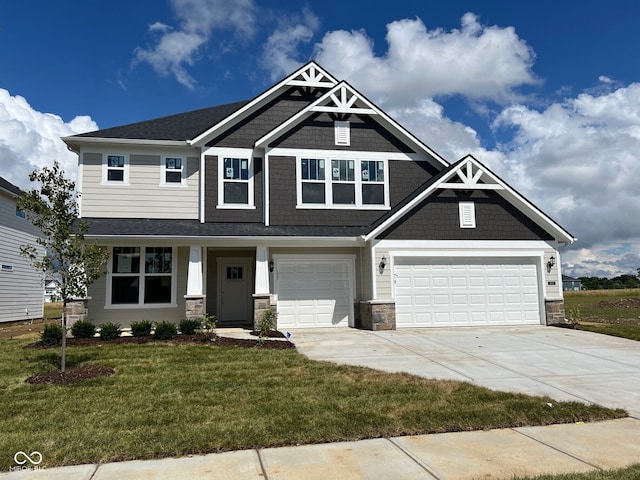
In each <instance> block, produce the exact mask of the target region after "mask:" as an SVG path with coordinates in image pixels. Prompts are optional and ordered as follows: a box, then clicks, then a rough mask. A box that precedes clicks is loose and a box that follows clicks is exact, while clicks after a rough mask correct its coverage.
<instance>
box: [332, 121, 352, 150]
mask: <svg viewBox="0 0 640 480" xmlns="http://www.w3.org/2000/svg"><path fill="white" fill-rule="evenodd" d="M334 125H335V132H336V145H343V146H349V145H350V143H351V135H350V130H349V122H341V121H336V122H335V123H334Z"/></svg>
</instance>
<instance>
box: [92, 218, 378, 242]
mask: <svg viewBox="0 0 640 480" xmlns="http://www.w3.org/2000/svg"><path fill="white" fill-rule="evenodd" d="M83 220H84V221H85V222H87V224H88V226H89V232H88V233H87V236H88V237H92V236H120V235H123V236H147V235H148V236H160V237H274V236H275V237H356V236H359V235H363V234H365V233H366V230H367V229H368V227H342V226H306V225H305V226H270V227H265V226H264V225H263V224H262V223H200V221H199V220H172V219H147V218H144V219H140V218H83Z"/></svg>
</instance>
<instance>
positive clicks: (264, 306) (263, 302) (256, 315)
mask: <svg viewBox="0 0 640 480" xmlns="http://www.w3.org/2000/svg"><path fill="white" fill-rule="evenodd" d="M271 308H272V307H271V294H270V293H254V294H253V331H254V332H257V331H258V330H260V323H261V322H262V320H261V318H262V314H263V313H264V312H265V311H267V310H271ZM277 322H278V320H277V319H276V325H274V326H273V328H274V330H277V329H278V325H277Z"/></svg>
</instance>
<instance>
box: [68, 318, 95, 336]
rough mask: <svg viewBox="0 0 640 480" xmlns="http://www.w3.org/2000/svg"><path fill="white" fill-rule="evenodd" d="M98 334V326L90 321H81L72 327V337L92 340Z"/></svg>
mask: <svg viewBox="0 0 640 480" xmlns="http://www.w3.org/2000/svg"><path fill="white" fill-rule="evenodd" d="M95 334H96V326H95V325H94V324H93V323H91V322H90V321H89V320H79V321H77V322H76V323H74V324H73V325H72V326H71V335H73V336H74V337H76V338H91V337H93V336H94V335H95Z"/></svg>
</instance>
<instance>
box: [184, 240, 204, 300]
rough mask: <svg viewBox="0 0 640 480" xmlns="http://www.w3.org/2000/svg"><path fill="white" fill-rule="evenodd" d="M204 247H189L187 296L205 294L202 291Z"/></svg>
mask: <svg viewBox="0 0 640 480" xmlns="http://www.w3.org/2000/svg"><path fill="white" fill-rule="evenodd" d="M202 288H203V282H202V247H201V246H200V245H191V247H189V270H188V275H187V296H198V297H201V296H203V294H204V292H203V291H202Z"/></svg>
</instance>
